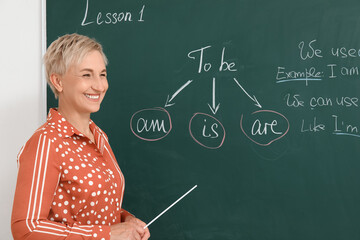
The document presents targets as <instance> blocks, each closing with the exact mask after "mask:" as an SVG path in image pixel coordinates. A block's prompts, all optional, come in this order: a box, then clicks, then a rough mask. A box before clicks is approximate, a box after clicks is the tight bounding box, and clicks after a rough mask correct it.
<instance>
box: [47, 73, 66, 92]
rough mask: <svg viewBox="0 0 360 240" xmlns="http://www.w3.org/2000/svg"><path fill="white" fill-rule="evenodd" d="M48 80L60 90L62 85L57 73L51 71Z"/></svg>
mask: <svg viewBox="0 0 360 240" xmlns="http://www.w3.org/2000/svg"><path fill="white" fill-rule="evenodd" d="M50 81H51V83H52V85H53V86H54V87H55V89H56V90H57V91H58V92H59V93H60V92H62V90H63V86H62V82H61V76H60V75H59V74H57V73H52V74H51V75H50Z"/></svg>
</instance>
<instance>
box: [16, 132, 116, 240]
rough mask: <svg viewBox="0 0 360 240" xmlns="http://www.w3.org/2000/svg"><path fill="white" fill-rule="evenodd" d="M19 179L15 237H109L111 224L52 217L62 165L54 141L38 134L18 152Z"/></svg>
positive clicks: (48, 239)
mask: <svg viewBox="0 0 360 240" xmlns="http://www.w3.org/2000/svg"><path fill="white" fill-rule="evenodd" d="M18 168H19V169H18V178H17V184H16V190H15V197H14V204H13V210H12V218H11V230H12V234H13V237H14V239H15V240H25V239H26V240H38V239H46V240H55V239H56V240H109V239H110V232H111V231H110V226H107V225H80V224H76V222H75V223H74V224H72V225H68V224H62V223H58V222H54V221H50V220H48V216H49V212H50V209H51V204H52V201H53V197H54V193H55V191H56V188H57V186H58V183H59V178H60V173H61V170H60V166H59V164H58V160H57V156H56V153H55V150H54V148H53V147H52V145H51V140H50V139H49V138H48V137H47V135H46V134H41V133H39V132H38V133H35V134H34V135H33V136H32V137H31V138H30V139H29V141H28V142H27V143H26V144H25V146H24V147H23V148H22V149H21V151H20V153H19V155H18Z"/></svg>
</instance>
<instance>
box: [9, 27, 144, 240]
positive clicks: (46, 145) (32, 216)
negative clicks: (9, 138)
mask: <svg viewBox="0 0 360 240" xmlns="http://www.w3.org/2000/svg"><path fill="white" fill-rule="evenodd" d="M44 62H45V67H46V77H47V81H48V84H49V85H50V87H51V89H52V90H53V92H54V94H55V96H56V98H58V108H57V109H50V112H49V115H48V119H47V122H46V123H45V124H44V125H42V126H41V127H40V128H39V129H38V130H37V131H36V132H35V133H34V135H33V136H32V137H31V138H30V139H29V140H28V141H27V143H26V144H25V145H24V146H23V148H22V149H21V151H20V153H19V155H18V165H19V172H18V180H17V185H16V192H15V198H14V205H13V213H12V223H11V228H12V233H13V236H14V239H15V240H19V239H27V240H32V239H34V240H41V239H44V240H51V239H57V240H59V239H64V240H65V239H66V240H76V239H82V240H85V239H86V240H130V239H131V240H133V239H136V240H146V239H148V238H149V237H150V233H149V230H148V229H147V228H145V229H144V227H145V225H146V224H145V223H144V222H142V221H141V220H139V219H137V218H135V217H134V216H133V215H131V214H130V213H128V212H127V211H125V210H123V209H122V208H121V204H122V200H123V194H124V177H123V175H122V173H121V170H120V168H119V166H118V164H117V162H116V159H115V156H114V154H113V152H112V150H111V148H110V145H109V142H108V137H107V135H106V134H105V133H104V132H103V131H102V130H101V129H100V128H99V127H97V126H96V125H95V123H94V122H92V121H91V120H90V114H91V113H93V112H97V111H98V110H99V109H100V104H101V102H102V100H103V98H104V96H105V93H106V91H107V89H108V82H107V76H106V65H107V59H106V56H105V54H104V53H103V50H102V47H101V45H100V44H99V43H98V42H96V41H95V40H93V39H90V38H88V37H86V36H82V35H78V34H71V35H65V36H62V37H60V38H58V39H57V40H56V41H54V42H53V43H52V44H51V45H50V46H49V48H48V50H47V52H46V54H45V56H44Z"/></svg>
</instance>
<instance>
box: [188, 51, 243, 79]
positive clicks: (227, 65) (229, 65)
mask: <svg viewBox="0 0 360 240" xmlns="http://www.w3.org/2000/svg"><path fill="white" fill-rule="evenodd" d="M208 48H211V46H206V47H202V48H199V49H196V50H193V51H191V52H189V53H188V57H189V58H191V59H196V57H195V56H194V55H198V59H199V69H198V73H201V72H202V71H205V72H208V71H209V70H210V69H211V68H212V65H211V63H209V62H204V50H205V49H208ZM224 55H225V47H224V48H223V49H222V54H221V61H220V67H219V72H225V71H231V72H236V71H237V69H236V68H235V62H227V61H224Z"/></svg>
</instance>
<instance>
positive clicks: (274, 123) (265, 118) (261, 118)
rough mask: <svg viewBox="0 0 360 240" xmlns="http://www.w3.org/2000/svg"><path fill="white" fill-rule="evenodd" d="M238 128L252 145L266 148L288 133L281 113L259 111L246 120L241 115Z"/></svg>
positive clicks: (286, 122) (286, 120) (285, 119)
mask: <svg viewBox="0 0 360 240" xmlns="http://www.w3.org/2000/svg"><path fill="white" fill-rule="evenodd" d="M250 126H251V127H250ZM240 128H241V130H242V131H243V133H244V134H245V136H246V137H248V138H249V139H250V140H251V141H253V142H254V143H256V144H258V145H260V146H268V145H270V144H271V143H273V142H275V141H277V140H279V139H281V138H282V137H284V136H285V135H286V134H287V133H288V131H289V128H290V124H289V121H288V119H287V118H286V117H285V116H284V115H282V114H281V113H278V112H276V111H272V110H259V111H256V112H253V113H252V114H251V115H250V116H247V119H244V115H241V120H240Z"/></svg>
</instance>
